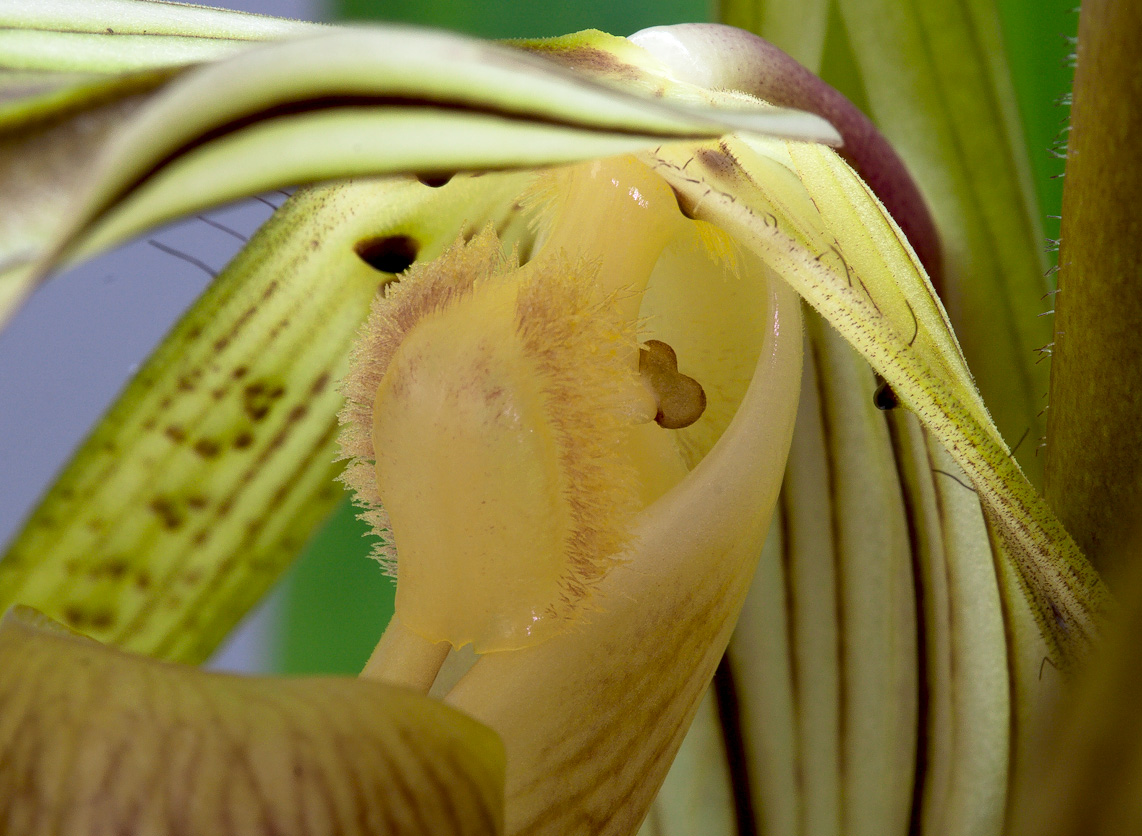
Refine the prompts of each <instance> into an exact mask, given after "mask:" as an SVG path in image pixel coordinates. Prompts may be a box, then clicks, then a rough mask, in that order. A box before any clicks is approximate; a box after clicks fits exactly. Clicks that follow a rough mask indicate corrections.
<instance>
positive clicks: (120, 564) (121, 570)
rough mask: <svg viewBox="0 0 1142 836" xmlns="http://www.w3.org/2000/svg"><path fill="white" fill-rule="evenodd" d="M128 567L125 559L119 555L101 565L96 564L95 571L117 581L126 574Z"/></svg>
mask: <svg viewBox="0 0 1142 836" xmlns="http://www.w3.org/2000/svg"><path fill="white" fill-rule="evenodd" d="M129 568H130V567H129V566H128V565H127V561H125V560H124V559H123V558H121V557H117V558H112V559H111V560H108V561H106V562H104V563H103V564H102V565H101V566H97V567H96V571H97V573H98V574H101V575H105V576H106V577H108V578H110V579H111V580H113V581H117V580H120V579H121V578H122V577H123V576H124V575H126V574H127V570H128V569H129Z"/></svg>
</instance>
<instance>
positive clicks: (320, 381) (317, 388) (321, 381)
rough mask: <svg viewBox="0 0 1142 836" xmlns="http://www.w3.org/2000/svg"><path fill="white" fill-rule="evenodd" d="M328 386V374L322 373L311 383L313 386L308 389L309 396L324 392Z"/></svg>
mask: <svg viewBox="0 0 1142 836" xmlns="http://www.w3.org/2000/svg"><path fill="white" fill-rule="evenodd" d="M328 385H329V372H322V373H321V374H320V375H318V376H317V380H315V381H313V386H312V387H310V390H309V394H311V395H320V394H321V393H322V392H324V391H325V387H326V386H328Z"/></svg>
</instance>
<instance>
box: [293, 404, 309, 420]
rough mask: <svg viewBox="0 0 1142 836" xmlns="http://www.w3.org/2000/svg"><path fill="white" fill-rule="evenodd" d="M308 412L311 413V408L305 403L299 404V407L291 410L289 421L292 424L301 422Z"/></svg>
mask: <svg viewBox="0 0 1142 836" xmlns="http://www.w3.org/2000/svg"><path fill="white" fill-rule="evenodd" d="M307 412H309V407H308V406H306V405H305V404H303V403H299V404H298V405H297V406H295V407H294V408H293V409H291V410H290V411H289V418H288V420H289V421H290V423H293V422H294V421H300V420H301V419H302V418H304V417H305V414H306V413H307Z"/></svg>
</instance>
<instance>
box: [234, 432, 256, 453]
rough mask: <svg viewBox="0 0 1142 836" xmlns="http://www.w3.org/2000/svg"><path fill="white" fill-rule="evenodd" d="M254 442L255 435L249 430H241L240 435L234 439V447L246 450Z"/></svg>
mask: <svg viewBox="0 0 1142 836" xmlns="http://www.w3.org/2000/svg"><path fill="white" fill-rule="evenodd" d="M253 443H254V436H253V435H252V434H251V433H248V432H240V433H238V436H237V437H236V438H235V439H234V447H236V448H237V449H239V450H245V449H246V448H247V447H249V446H250V445H251V444H253Z"/></svg>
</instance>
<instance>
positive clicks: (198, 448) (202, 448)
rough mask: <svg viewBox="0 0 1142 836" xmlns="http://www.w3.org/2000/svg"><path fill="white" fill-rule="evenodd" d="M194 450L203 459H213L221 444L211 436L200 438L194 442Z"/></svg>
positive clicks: (219, 450) (220, 448) (220, 450)
mask: <svg viewBox="0 0 1142 836" xmlns="http://www.w3.org/2000/svg"><path fill="white" fill-rule="evenodd" d="M194 452H196V453H198V455H200V456H202V458H204V459H213V458H214V457H215V456H217V455H218V454H219V453H221V452H222V445H221V444H219V443H218V442H217V441H215V440H214V439H213V438H200V439H198V441H196V442H194Z"/></svg>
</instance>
